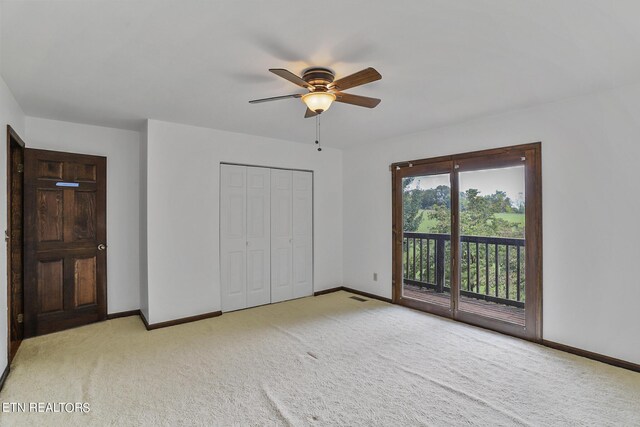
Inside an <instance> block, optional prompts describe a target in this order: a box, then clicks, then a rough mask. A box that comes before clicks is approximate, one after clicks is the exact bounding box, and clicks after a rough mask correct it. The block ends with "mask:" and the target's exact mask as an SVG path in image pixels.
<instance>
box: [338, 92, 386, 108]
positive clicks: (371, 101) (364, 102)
mask: <svg viewBox="0 0 640 427" xmlns="http://www.w3.org/2000/svg"><path fill="white" fill-rule="evenodd" d="M335 95H336V102H342V103H345V104H351V105H357V106H358V107H367V108H375V107H376V106H377V105H378V104H380V100H379V99H378V98H369V97H367V96H360V95H351V94H349V93H340V92H338V93H336V94H335Z"/></svg>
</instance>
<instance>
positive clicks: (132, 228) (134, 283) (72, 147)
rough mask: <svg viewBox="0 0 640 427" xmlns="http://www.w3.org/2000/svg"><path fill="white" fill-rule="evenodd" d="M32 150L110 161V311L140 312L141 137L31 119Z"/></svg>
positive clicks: (28, 123)
mask: <svg viewBox="0 0 640 427" xmlns="http://www.w3.org/2000/svg"><path fill="white" fill-rule="evenodd" d="M26 128H27V132H26V135H25V136H23V138H24V139H25V143H26V144H27V147H28V148H40V149H46V150H56V151H68V152H72V153H80V154H93V155H99V156H106V157H107V245H108V249H107V307H108V312H109V313H117V312H120V311H128V310H136V309H138V308H139V307H140V260H139V193H140V184H139V180H140V164H139V155H140V133H139V132H132V131H128V130H121V129H113V128H105V127H99V126H89V125H81V124H76V123H68V122H61V121H56V120H47V119H39V118H34V117H27V118H26Z"/></svg>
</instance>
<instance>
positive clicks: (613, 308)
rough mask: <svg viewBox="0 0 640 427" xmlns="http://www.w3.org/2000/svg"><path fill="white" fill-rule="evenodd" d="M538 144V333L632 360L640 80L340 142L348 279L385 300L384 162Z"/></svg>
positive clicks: (638, 355)
mask: <svg viewBox="0 0 640 427" xmlns="http://www.w3.org/2000/svg"><path fill="white" fill-rule="evenodd" d="M536 141H542V181H543V189H542V192H543V270H544V272H543V286H544V289H543V323H544V325H543V334H544V339H547V340H551V341H556V342H559V343H562V344H566V345H570V346H574V347H578V348H582V349H586V350H589V351H593V352H596V353H601V354H605V355H608V356H612V357H616V358H620V359H624V360H628V361H631V362H634V363H640V323H639V321H638V312H639V309H638V307H639V305H640V275H639V273H638V269H637V265H638V262H639V261H640V222H638V213H639V212H640V197H638V187H639V184H640V179H639V178H638V172H637V171H638V159H640V85H633V86H628V87H624V88H619V89H617V90H615V91H609V92H606V93H601V94H598V95H593V96H585V97H577V98H572V99H570V100H566V101H562V102H557V103H553V104H546V105H543V106H538V107H535V108H530V109H526V110H521V111H515V112H510V113H507V114H502V115H496V116H493V117H486V118H482V119H478V120H474V121H470V122H467V123H463V124H459V125H455V126H450V127H444V128H440V129H435V130H431V131H429V132H424V133H420V134H415V135H409V136H406V137H402V138H396V139H394V140H393V141H384V142H380V143H377V144H373V145H372V144H367V145H366V146H360V147H356V148H353V149H350V150H346V151H345V152H344V153H343V156H344V157H343V162H344V163H343V164H344V170H343V179H344V182H345V184H346V185H345V189H344V193H343V194H344V212H345V215H344V223H343V225H344V279H345V285H346V286H351V287H354V288H356V289H359V290H362V291H366V292H371V293H375V294H378V295H381V296H384V297H390V296H391V270H392V266H391V241H392V236H391V174H390V172H389V164H390V163H392V162H396V161H404V160H412V159H420V158H428V157H433V156H439V155H446V154H455V153H463V152H468V151H474V150H481V149H486V148H493V147H500V146H508V145H515V144H522V143H528V142H536ZM373 272H377V273H379V281H378V282H373V281H372V275H373Z"/></svg>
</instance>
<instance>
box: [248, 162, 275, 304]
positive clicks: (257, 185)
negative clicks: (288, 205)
mask: <svg viewBox="0 0 640 427" xmlns="http://www.w3.org/2000/svg"><path fill="white" fill-rule="evenodd" d="M270 302H271V170H270V169H267V168H254V167H248V168H247V307H255V306H257V305H263V304H269V303H270Z"/></svg>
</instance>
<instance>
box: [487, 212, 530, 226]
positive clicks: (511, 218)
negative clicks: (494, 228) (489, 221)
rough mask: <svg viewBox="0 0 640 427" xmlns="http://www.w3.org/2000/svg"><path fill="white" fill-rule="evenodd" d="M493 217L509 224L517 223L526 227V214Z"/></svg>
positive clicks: (502, 214)
mask: <svg viewBox="0 0 640 427" xmlns="http://www.w3.org/2000/svg"><path fill="white" fill-rule="evenodd" d="M493 216H494V217H496V218H500V219H504V220H506V221H509V222H515V223H517V224H522V225H524V214H521V213H497V214H493Z"/></svg>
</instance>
